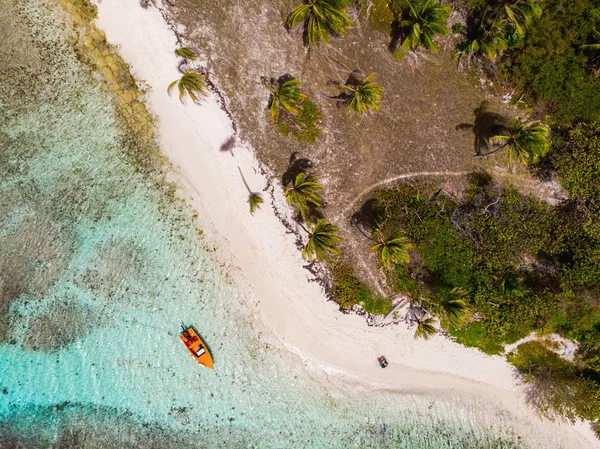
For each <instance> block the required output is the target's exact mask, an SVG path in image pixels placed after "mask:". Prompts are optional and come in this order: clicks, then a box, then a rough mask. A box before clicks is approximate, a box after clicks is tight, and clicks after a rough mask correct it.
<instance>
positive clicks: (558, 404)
mask: <svg viewBox="0 0 600 449" xmlns="http://www.w3.org/2000/svg"><path fill="white" fill-rule="evenodd" d="M508 360H509V361H510V362H511V363H512V364H513V365H515V366H516V367H517V369H518V370H519V372H520V373H521V376H522V379H523V380H524V381H525V382H526V384H527V385H528V392H527V399H528V400H529V402H530V403H532V404H533V405H535V406H536V407H537V408H538V409H539V410H541V411H542V412H543V413H544V414H546V415H547V416H549V417H551V418H553V417H563V418H566V419H568V420H570V421H574V420H575V419H577V418H583V419H588V420H590V421H595V420H597V419H598V417H600V383H599V382H598V377H597V375H594V374H593V373H590V372H589V371H587V370H585V369H582V368H581V367H580V366H577V365H576V364H573V363H570V362H568V361H567V360H564V359H562V358H561V357H560V356H559V355H557V354H556V353H555V352H553V351H552V350H550V349H548V348H546V347H545V346H544V345H543V344H542V343H540V342H536V341H531V342H527V343H523V344H521V345H519V346H518V348H517V352H516V353H512V354H510V355H509V357H508Z"/></svg>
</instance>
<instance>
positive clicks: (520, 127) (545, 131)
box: [482, 120, 550, 169]
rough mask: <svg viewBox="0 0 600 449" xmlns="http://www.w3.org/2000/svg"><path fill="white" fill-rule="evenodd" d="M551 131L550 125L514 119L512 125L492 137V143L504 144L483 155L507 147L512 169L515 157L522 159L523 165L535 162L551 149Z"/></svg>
mask: <svg viewBox="0 0 600 449" xmlns="http://www.w3.org/2000/svg"><path fill="white" fill-rule="evenodd" d="M549 132H550V129H549V128H548V127H546V126H544V125H541V124H539V123H525V122H523V121H522V120H514V121H513V123H512V124H511V126H510V127H507V128H505V129H504V130H503V131H502V132H501V133H500V134H498V135H496V136H492V137H490V143H491V144H494V143H501V144H502V146H501V147H500V148H498V149H496V150H494V151H492V152H490V153H487V154H484V155H482V156H488V155H489V154H493V153H496V152H497V151H500V150H501V149H503V148H507V150H508V165H509V166H510V168H511V169H512V168H513V159H515V158H516V159H518V160H520V161H521V163H522V164H523V165H527V164H528V163H530V164H535V163H536V162H538V161H539V159H540V157H542V156H545V155H546V153H548V150H549V149H550V139H549Z"/></svg>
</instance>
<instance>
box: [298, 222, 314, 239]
mask: <svg viewBox="0 0 600 449" xmlns="http://www.w3.org/2000/svg"><path fill="white" fill-rule="evenodd" d="M297 223H298V224H299V225H300V227H301V228H302V229H304V232H306V233H307V234H308V235H309V236H310V235H311V234H310V231H309V230H308V229H306V228H305V227H304V225H303V224H302V223H300V222H299V221H297Z"/></svg>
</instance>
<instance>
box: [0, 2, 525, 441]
mask: <svg viewBox="0 0 600 449" xmlns="http://www.w3.org/2000/svg"><path fill="white" fill-rule="evenodd" d="M0 7H1V8H0V15H1V16H2V17H1V19H0V36H2V39H0V46H1V47H2V48H1V49H0V58H1V59H0V75H1V78H0V295H1V296H0V448H38V447H39V448H48V447H56V448H99V449H100V448H134V447H136V448H137V447H140V448H142V447H144V448H238V447H239V448H354V447H365V448H367V447H378V448H388V447H390V448H392V447H393V448H407V449H409V448H410V449H417V448H418V449H425V448H432V449H444V448H461V449H468V448H479V449H483V448H517V447H523V446H521V443H520V442H519V437H518V436H516V435H514V434H513V433H512V432H511V431H510V425H509V423H506V422H504V421H502V420H501V419H500V418H499V417H498V416H497V414H496V413H495V412H493V411H491V410H487V409H486V408H485V406H484V405H482V404H480V405H479V407H478V408H476V407H474V406H470V405H469V404H467V403H461V402H460V401H459V400H456V401H455V402H442V401H435V400H432V399H431V398H426V397H417V396H410V395H399V394H392V393H386V392H381V393H373V392H370V393H367V392H360V391H356V392H354V391H351V390H350V389H344V390H340V389H333V388H328V387H327V388H326V387H325V386H324V385H322V384H320V383H318V382H316V381H314V380H312V379H311V378H310V377H309V376H308V375H307V374H306V373H305V372H304V371H303V369H302V368H301V367H300V364H299V363H298V362H297V360H296V359H295V356H293V355H291V354H286V353H284V352H281V351H278V350H274V349H271V347H270V346H269V344H268V341H267V340H266V339H265V337H263V336H262V335H261V333H260V332H258V331H257V330H255V329H253V327H252V326H251V324H250V323H249V321H248V318H247V317H246V314H245V313H244V308H243V306H241V305H239V304H238V303H237V301H238V300H237V299H236V298H237V295H236V293H235V292H234V291H232V289H231V287H230V286H228V285H227V283H226V282H225V277H224V275H223V273H221V272H220V269H219V268H218V267H216V265H215V264H214V263H213V261H212V259H211V254H210V252H209V251H207V249H205V247H204V246H203V242H202V237H201V232H200V231H199V229H198V228H197V226H196V225H195V224H194V221H193V219H192V214H193V212H192V211H191V210H189V209H188V208H187V207H186V206H185V205H184V204H181V203H180V202H176V201H174V200H171V199H170V196H169V195H167V193H166V189H165V188H163V187H161V182H162V178H161V176H162V175H160V174H157V173H152V174H148V173H147V170H144V169H142V168H141V167H139V166H136V163H135V162H133V161H134V158H132V157H130V151H131V149H130V147H131V141H130V137H129V136H127V135H126V134H125V132H124V131H123V130H122V129H121V127H120V126H119V122H118V119H117V116H116V112H115V108H114V106H113V103H112V100H111V98H110V97H109V95H108V94H107V93H105V92H104V91H102V89H101V87H100V80H99V77H98V76H97V75H96V74H94V73H93V72H92V71H91V70H90V69H89V68H88V67H87V66H85V65H84V64H83V63H82V62H80V61H79V59H78V57H77V54H76V53H75V52H74V51H73V48H72V46H71V34H70V33H71V31H70V30H69V29H68V26H67V22H66V21H65V18H64V15H63V14H64V13H63V12H62V10H61V8H60V7H59V6H58V4H57V3H56V2H54V1H51V0H19V1H16V0H0ZM205 213H208V211H206V212H205ZM199 222H200V223H201V222H202V214H200V219H199ZM200 227H201V225H200ZM182 322H186V323H193V324H195V325H196V327H197V328H198V329H199V330H200V331H201V333H202V335H203V337H204V338H205V339H206V341H207V342H208V343H209V345H210V348H211V350H212V352H213V354H214V359H215V365H216V369H215V371H214V372H212V371H209V370H207V369H204V368H202V367H199V366H198V365H197V363H196V362H195V361H194V360H192V358H191V357H190V356H189V355H188V354H187V352H186V351H185V349H184V348H183V346H182V345H181V343H180V341H179V338H178V331H179V329H180V324H181V323H182Z"/></svg>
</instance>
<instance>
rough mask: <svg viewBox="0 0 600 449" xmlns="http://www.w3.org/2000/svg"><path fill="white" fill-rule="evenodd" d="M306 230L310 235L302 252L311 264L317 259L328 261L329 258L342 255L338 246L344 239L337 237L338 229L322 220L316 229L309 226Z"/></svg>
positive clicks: (315, 226)
mask: <svg viewBox="0 0 600 449" xmlns="http://www.w3.org/2000/svg"><path fill="white" fill-rule="evenodd" d="M304 230H305V231H306V232H307V233H308V241H307V242H306V245H305V246H304V250H303V251H302V257H303V258H305V259H308V260H309V261H311V262H312V261H313V260H315V259H318V260H327V259H329V257H331V256H335V255H337V254H339V253H340V250H339V249H338V248H337V244H338V243H339V242H341V241H342V239H341V238H339V237H338V236H337V235H336V232H337V231H338V228H337V227H335V226H333V225H332V224H329V223H327V222H326V221H325V220H324V219H321V220H319V221H317V223H316V224H315V225H314V227H311V225H310V224H307V228H304Z"/></svg>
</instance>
